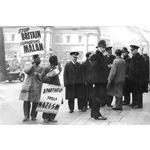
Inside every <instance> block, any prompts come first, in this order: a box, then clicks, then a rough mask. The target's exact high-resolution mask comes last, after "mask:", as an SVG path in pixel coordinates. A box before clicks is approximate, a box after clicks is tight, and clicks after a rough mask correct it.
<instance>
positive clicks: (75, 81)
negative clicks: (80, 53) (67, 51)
mask: <svg viewBox="0 0 150 150" xmlns="http://www.w3.org/2000/svg"><path fill="white" fill-rule="evenodd" d="M64 86H65V87H66V99H68V100H69V99H74V98H82V97H83V94H82V92H83V91H82V90H83V72H82V67H81V64H80V63H78V62H77V63H76V64H73V62H72V61H70V62H68V63H67V64H66V65H65V68H64Z"/></svg>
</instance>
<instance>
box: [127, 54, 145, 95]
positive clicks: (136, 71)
mask: <svg viewBox="0 0 150 150" xmlns="http://www.w3.org/2000/svg"><path fill="white" fill-rule="evenodd" d="M129 80H130V83H131V84H130V88H131V92H133V93H143V92H144V89H143V83H144V84H145V82H144V81H145V63H144V58H143V57H142V56H141V55H140V54H139V53H137V54H135V55H133V56H132V58H131V63H130V66H129Z"/></svg>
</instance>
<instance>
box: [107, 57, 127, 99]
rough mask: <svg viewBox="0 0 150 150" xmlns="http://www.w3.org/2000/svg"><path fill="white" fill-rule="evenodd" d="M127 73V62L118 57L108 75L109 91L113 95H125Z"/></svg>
mask: <svg viewBox="0 0 150 150" xmlns="http://www.w3.org/2000/svg"><path fill="white" fill-rule="evenodd" d="M125 75H126V64H125V61H124V60H123V59H122V58H116V59H115V60H114V62H113V65H112V68H111V70H110V73H109V76H108V82H110V86H109V88H108V89H107V93H108V94H109V95H112V96H116V97H121V96H122V95H123V84H124V81H125Z"/></svg>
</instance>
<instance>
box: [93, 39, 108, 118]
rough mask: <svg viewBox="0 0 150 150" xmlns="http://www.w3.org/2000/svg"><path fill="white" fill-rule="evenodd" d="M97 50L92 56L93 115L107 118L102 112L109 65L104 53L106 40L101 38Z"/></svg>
mask: <svg viewBox="0 0 150 150" xmlns="http://www.w3.org/2000/svg"><path fill="white" fill-rule="evenodd" d="M96 48H97V50H96V52H95V53H94V54H92V55H91V57H90V62H91V79H90V80H91V83H92V84H93V89H92V91H93V99H92V109H91V117H93V118H94V119H96V120H106V119H107V118H106V117H104V116H102V114H101V113H100V106H101V105H102V104H103V103H105V100H106V85H107V67H106V63H105V59H104V55H103V53H104V52H105V50H106V42H105V41H104V40H100V41H99V43H98V46H97V47H96Z"/></svg>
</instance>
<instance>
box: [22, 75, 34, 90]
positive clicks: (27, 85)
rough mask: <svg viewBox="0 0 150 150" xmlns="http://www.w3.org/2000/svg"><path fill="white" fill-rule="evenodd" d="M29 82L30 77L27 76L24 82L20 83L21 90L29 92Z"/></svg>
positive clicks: (30, 80)
mask: <svg viewBox="0 0 150 150" xmlns="http://www.w3.org/2000/svg"><path fill="white" fill-rule="evenodd" d="M31 83H32V79H31V78H29V77H27V78H26V80H25V82H23V84H22V89H21V92H29V91H30V89H31Z"/></svg>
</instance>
